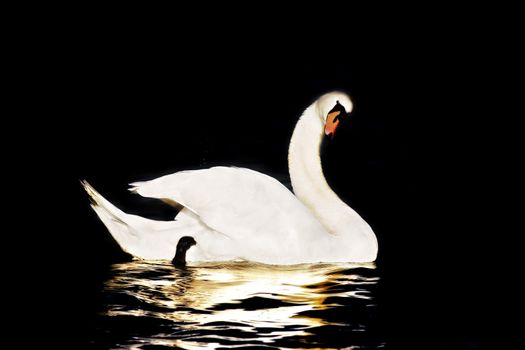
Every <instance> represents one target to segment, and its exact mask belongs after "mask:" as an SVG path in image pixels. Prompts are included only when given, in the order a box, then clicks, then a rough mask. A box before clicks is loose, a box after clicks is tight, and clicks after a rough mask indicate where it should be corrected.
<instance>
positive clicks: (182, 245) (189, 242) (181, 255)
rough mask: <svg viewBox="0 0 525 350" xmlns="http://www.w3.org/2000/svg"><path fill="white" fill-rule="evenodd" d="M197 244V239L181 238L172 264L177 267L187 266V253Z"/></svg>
mask: <svg viewBox="0 0 525 350" xmlns="http://www.w3.org/2000/svg"><path fill="white" fill-rule="evenodd" d="M195 244H197V242H195V239H193V237H190V236H184V237H181V239H179V243H177V251H176V253H175V257H174V258H173V260H171V263H172V264H173V265H175V266H182V267H183V266H186V252H187V251H188V249H190V248H191V247H192V246H194V245H195Z"/></svg>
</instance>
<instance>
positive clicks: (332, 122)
mask: <svg viewBox="0 0 525 350" xmlns="http://www.w3.org/2000/svg"><path fill="white" fill-rule="evenodd" d="M340 114H341V111H335V112H331V113H328V116H327V117H326V124H325V126H324V133H325V135H326V136H330V135H331V137H332V138H333V137H334V135H335V131H336V130H337V127H338V126H339V123H340V120H339V115H340Z"/></svg>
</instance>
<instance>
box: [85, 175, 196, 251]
mask: <svg viewBox="0 0 525 350" xmlns="http://www.w3.org/2000/svg"><path fill="white" fill-rule="evenodd" d="M81 184H82V186H83V187H84V190H85V191H86V192H87V194H88V195H89V199H90V201H91V207H92V208H93V210H94V211H95V213H96V214H97V216H98V217H99V218H100V220H101V221H102V222H103V223H104V225H105V226H106V227H107V229H108V231H109V232H110V233H111V235H112V236H113V238H114V239H115V241H117V243H118V244H119V245H120V247H121V248H122V250H124V251H125V252H128V253H130V254H131V255H133V256H135V257H137V258H142V259H171V258H172V257H173V254H174V252H175V247H176V245H177V242H178V239H179V238H180V237H181V236H183V235H184V234H186V233H187V232H192V231H194V229H196V228H197V227H199V223H198V222H197V221H196V220H195V219H192V218H191V217H189V218H186V220H179V216H181V215H180V214H179V215H178V216H177V219H178V220H176V221H155V220H150V219H146V218H143V217H140V216H137V215H132V214H127V213H125V212H123V211H122V210H120V209H119V208H117V207H116V206H114V205H113V204H111V203H110V202H109V201H108V200H107V199H105V198H104V197H103V196H102V195H101V194H100V193H98V192H97V191H96V190H95V189H94V188H93V186H91V185H90V184H89V183H88V182H87V181H85V180H84V181H81ZM182 216H184V215H182ZM182 216H181V217H182Z"/></svg>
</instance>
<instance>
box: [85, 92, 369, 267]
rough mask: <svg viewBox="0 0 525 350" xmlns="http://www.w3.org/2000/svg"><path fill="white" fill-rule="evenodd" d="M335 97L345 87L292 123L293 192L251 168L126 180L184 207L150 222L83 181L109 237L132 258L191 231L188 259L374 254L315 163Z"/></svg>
mask: <svg viewBox="0 0 525 350" xmlns="http://www.w3.org/2000/svg"><path fill="white" fill-rule="evenodd" d="M336 101H337V105H338V106H339V107H341V106H342V107H344V108H345V109H346V110H348V111H350V110H351V108H352V104H351V102H350V100H349V99H348V97H347V96H346V95H345V94H341V93H331V94H327V95H324V96H322V97H321V98H320V99H319V100H317V101H316V102H315V103H314V104H312V105H311V106H310V107H308V108H307V109H306V111H305V112H304V113H303V115H302V117H301V119H300V120H299V122H298V123H297V126H296V128H295V130H294V133H293V136H292V140H291V142H290V149H289V167H290V177H291V180H292V186H293V189H294V192H295V193H296V196H297V197H296V196H294V195H293V194H292V193H291V192H290V191H289V190H288V189H287V188H286V187H284V186H283V185H282V184H281V183H279V182H278V181H277V180H275V179H274V178H272V177H269V176H267V175H264V174H262V173H259V172H256V171H253V170H249V169H244V168H232V167H215V168H210V169H203V170H194V171H181V172H177V173H175V174H171V175H167V176H163V177H160V178H157V179H154V180H152V181H147V182H141V183H135V184H132V186H133V187H132V188H131V191H133V192H136V193H138V194H140V195H141V196H144V197H151V198H158V199H162V200H164V201H167V202H169V203H173V202H175V203H177V204H179V205H181V206H183V209H182V210H181V211H180V212H179V214H178V215H177V216H176V218H175V220H174V221H154V220H149V219H145V218H142V217H140V216H136V215H130V214H126V213H124V212H122V211H121V210H119V209H118V208H116V207H115V206H113V205H112V204H111V203H110V202H108V201H107V200H105V199H104V198H103V197H102V196H101V195H100V194H99V193H98V192H96V191H95V190H94V189H93V188H92V187H91V186H90V185H89V184H87V183H86V182H84V187H85V188H86V191H87V192H88V193H89V195H90V196H91V198H92V200H93V205H92V207H93V209H94V210H95V212H96V213H97V214H98V216H99V217H100V219H101V220H102V222H103V223H104V224H105V225H106V227H107V228H108V229H109V231H110V232H111V234H112V235H113V237H114V238H115V240H116V241H117V242H118V243H119V245H120V246H121V247H122V248H123V249H124V250H125V251H127V252H128V253H130V254H132V255H134V256H136V257H138V258H144V259H171V258H172V257H173V251H174V250H175V247H176V245H177V242H178V241H179V239H180V238H181V237H182V236H185V235H191V236H193V237H194V238H195V240H196V241H197V243H198V244H197V245H196V246H195V248H193V249H191V250H189V251H188V254H187V260H188V261H223V260H235V259H245V260H251V261H258V262H262V263H269V264H297V263H310V262H369V261H374V260H375V259H376V256H377V249H378V247H377V240H376V237H375V235H374V233H373V231H372V229H371V228H370V226H369V225H368V224H367V223H366V222H365V221H364V220H363V219H362V218H361V217H360V216H359V215H358V214H357V213H356V212H355V211H353V210H352V209H351V208H350V207H349V206H347V205H346V204H345V203H344V202H343V201H342V200H341V199H339V197H338V196H337V195H336V194H335V193H334V192H333V191H332V190H331V189H330V187H329V186H328V184H327V183H326V180H325V178H324V176H323V171H322V168H321V159H320V155H319V147H320V144H321V141H322V138H323V136H324V133H323V131H325V132H328V130H330V132H334V131H335V127H336V126H337V123H338V122H337V121H335V122H334V120H332V119H334V118H333V115H334V113H330V114H329V111H331V110H332V111H333V107H334V106H336ZM339 103H340V104H339ZM343 110H344V109H343ZM337 114H339V113H335V115H336V116H337ZM330 115H332V117H331V119H330V118H329V120H327V119H326V116H328V117H330ZM329 125H331V128H332V129H330V128H329ZM334 125H335V126H334Z"/></svg>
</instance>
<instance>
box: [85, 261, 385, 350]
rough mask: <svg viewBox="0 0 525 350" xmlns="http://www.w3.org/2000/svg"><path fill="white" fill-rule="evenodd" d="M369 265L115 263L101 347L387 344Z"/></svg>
mask: <svg viewBox="0 0 525 350" xmlns="http://www.w3.org/2000/svg"><path fill="white" fill-rule="evenodd" d="M379 281H380V279H379V277H378V274H377V270H376V269H375V267H374V265H371V264H360V265H355V264H317V265H310V264H304V265H295V266H272V265H263V264H256V263H250V262H235V263H233V262H232V263H212V264H210V263H207V264H201V265H195V266H190V267H187V268H184V269H181V268H175V267H173V266H172V265H171V264H169V263H164V262H147V261H146V262H145V261H133V262H129V263H121V264H115V265H112V266H111V269H110V272H109V276H108V279H107V280H106V281H105V283H104V287H103V290H102V291H101V293H102V298H101V303H100V304H101V305H100V310H99V315H98V316H97V319H96V322H95V328H94V329H93V331H92V336H91V339H90V344H91V345H92V346H93V347H95V348H110V349H121V348H122V349H162V348H184V349H199V348H243V347H254V346H257V347H260V348H267V349H271V348H356V349H357V348H359V349H378V348H383V347H384V346H385V343H384V340H383V339H382V337H381V333H380V332H379V330H380V327H379V325H378V320H379V310H380V308H379V307H378V304H377V300H376V296H375V294H376V289H377V286H378V283H379Z"/></svg>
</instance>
